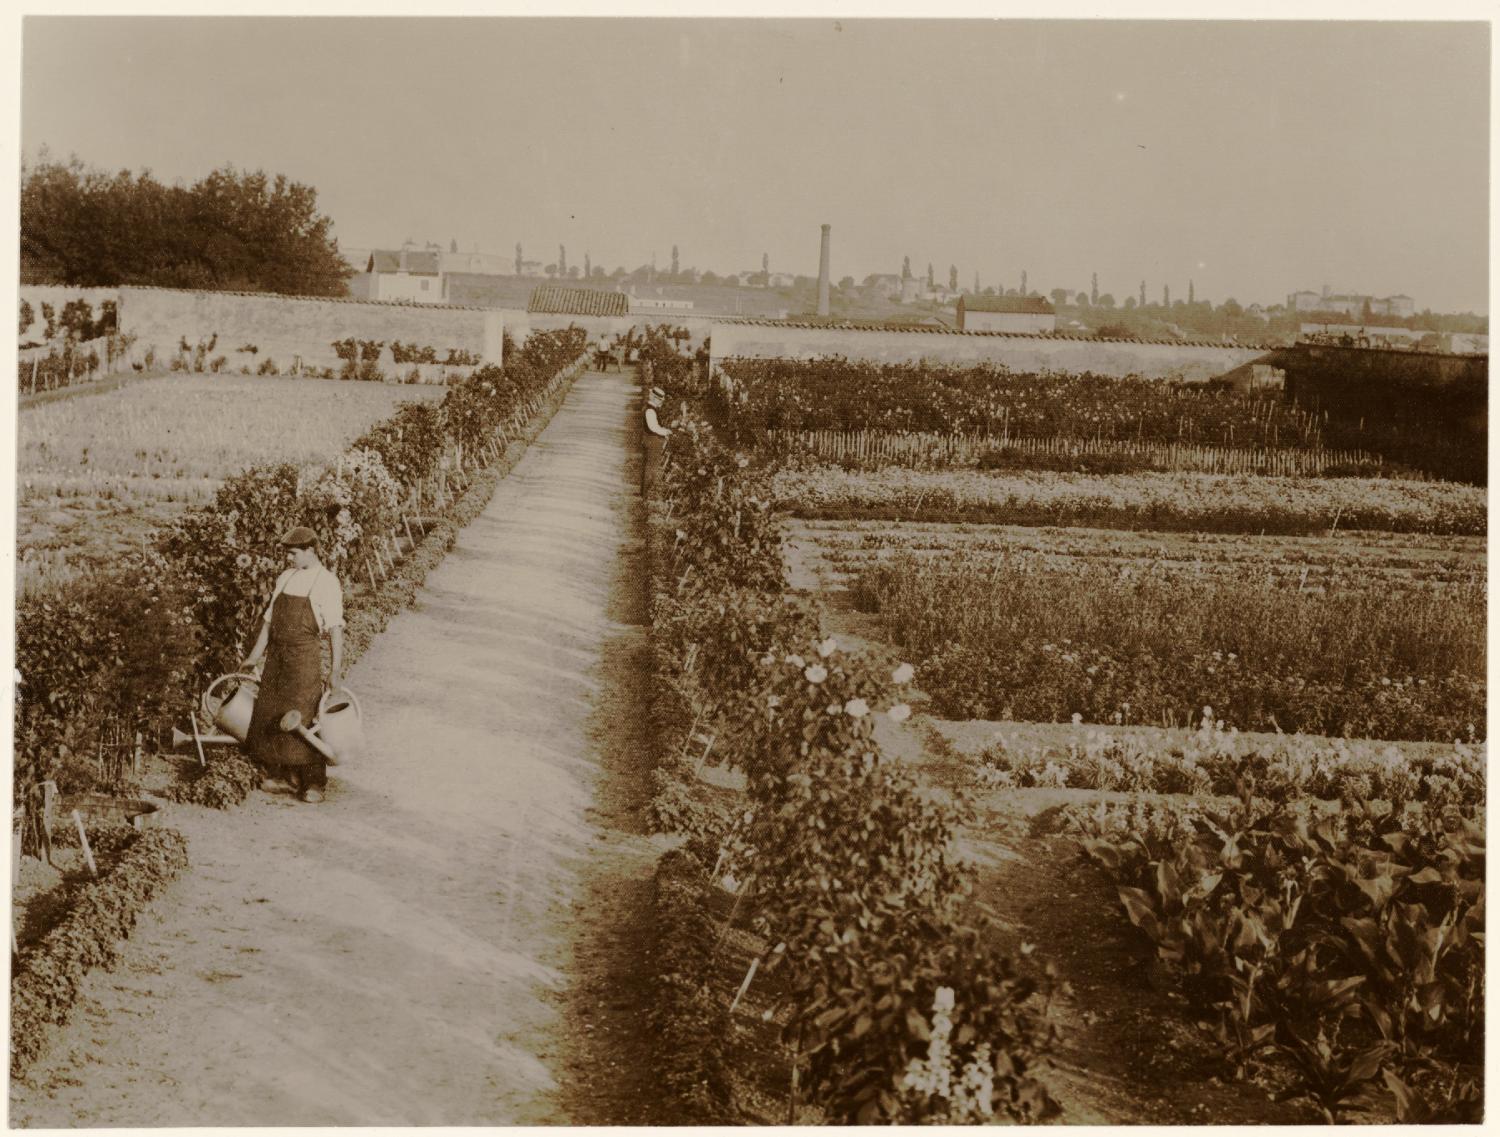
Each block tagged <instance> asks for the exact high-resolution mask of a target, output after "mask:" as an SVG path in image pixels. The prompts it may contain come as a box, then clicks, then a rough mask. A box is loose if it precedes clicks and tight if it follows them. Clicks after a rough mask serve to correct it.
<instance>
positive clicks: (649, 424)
mask: <svg viewBox="0 0 1500 1137" xmlns="http://www.w3.org/2000/svg"><path fill="white" fill-rule="evenodd" d="M646 429H647V430H649V431H650V432H651V433H652V434H659V435H661V436H662V437H663V438H666V437H667V436H669V435H670V434H671V433H672V432H671V431H670V430H668V429H667V428H666V427H664V426H662V424H661V423H659V422H657V421H656V408H655V407H647V408H646Z"/></svg>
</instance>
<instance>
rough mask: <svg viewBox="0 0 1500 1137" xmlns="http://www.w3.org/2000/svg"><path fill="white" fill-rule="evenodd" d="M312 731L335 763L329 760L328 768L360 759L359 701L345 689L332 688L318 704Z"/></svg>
mask: <svg viewBox="0 0 1500 1137" xmlns="http://www.w3.org/2000/svg"><path fill="white" fill-rule="evenodd" d="M313 730H314V731H316V732H317V735H318V737H319V738H321V739H322V740H323V742H324V743H325V744H326V745H327V747H328V749H329V750H331V751H332V752H333V753H334V754H335V755H337V756H338V757H337V759H336V760H335V759H334V758H330V759H329V763H330V764H331V765H338V764H339V763H340V762H352V761H354V760H355V759H357V758H358V757H359V756H360V753H361V752H362V751H363V750H364V746H365V726H364V714H363V712H362V711H361V710H360V706H359V700H358V699H356V698H355V697H354V692H353V691H351V690H349V688H348V687H335V688H333V689H332V690H331V691H325V692H324V693H323V699H322V701H321V702H320V703H319V704H318V721H317V722H315V723H314V724H313Z"/></svg>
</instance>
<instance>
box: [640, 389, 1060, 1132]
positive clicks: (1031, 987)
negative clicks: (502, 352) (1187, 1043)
mask: <svg viewBox="0 0 1500 1137" xmlns="http://www.w3.org/2000/svg"><path fill="white" fill-rule="evenodd" d="M674 425H675V427H676V431H675V433H674V435H673V437H672V439H671V441H670V443H669V444H668V447H667V457H668V466H667V469H666V471H665V473H664V476H663V478H662V479H661V481H660V482H659V483H658V484H659V487H660V492H661V494H662V496H663V498H664V499H666V500H669V501H670V503H671V506H670V508H671V513H670V518H667V517H664V516H663V515H662V514H661V513H658V515H657V526H658V529H657V532H656V534H655V535H654V537H653V541H654V544H653V557H654V560H655V563H653V574H654V576H655V588H656V595H655V596H654V598H653V607H652V617H653V640H654V644H653V647H654V650H655V652H656V658H657V662H658V667H660V668H663V669H664V670H665V671H666V672H667V677H668V678H669V680H670V681H671V683H672V685H673V687H674V688H675V697H676V698H677V699H679V700H680V701H681V703H682V704H685V706H684V709H687V708H691V709H692V711H693V712H694V716H695V718H696V719H697V721H698V722H699V723H707V724H709V725H710V726H711V728H712V729H713V730H714V731H715V736H716V739H717V742H716V744H715V753H716V754H717V755H718V756H719V757H718V758H716V759H715V761H719V760H723V761H727V762H729V763H731V764H733V765H734V766H736V767H738V768H740V769H741V770H743V771H744V772H745V775H746V778H747V791H748V801H747V802H746V803H745V806H746V807H748V808H745V807H740V808H737V810H736V811H735V812H734V815H733V818H732V819H727V818H724V817H720V818H717V819H714V820H712V821H711V823H710V825H708V826H706V827H705V828H706V832H704V833H701V834H700V840H702V839H703V838H706V839H707V840H706V844H707V846H708V849H709V850H710V851H712V850H714V848H715V846H716V847H717V853H716V859H717V860H718V862H719V865H718V866H717V868H716V872H715V876H716V877H717V878H718V880H719V881H720V882H722V885H723V886H724V887H727V888H730V889H731V890H732V891H735V892H736V893H737V903H736V905H735V910H736V913H737V916H735V917H732V918H734V919H737V920H739V921H740V922H742V923H744V924H746V925H747V926H748V927H749V928H750V929H751V930H753V931H754V932H755V933H756V934H757V936H758V940H759V942H760V944H761V945H763V950H762V952H761V954H760V956H759V958H758V960H757V964H758V966H761V967H763V968H764V972H763V973H765V974H767V975H768V978H767V979H766V980H765V981H764V982H765V983H766V985H767V986H771V987H774V990H775V992H776V994H775V996H774V997H773V1001H774V1006H773V1007H772V1008H771V1009H769V1010H768V1011H767V1014H773V1013H774V1014H776V1015H777V1016H778V1017H779V1018H781V1019H782V1021H784V1033H783V1040H784V1042H785V1043H786V1044H787V1045H788V1046H789V1047H790V1050H791V1057H792V1064H793V1068H794V1074H793V1085H794V1086H795V1087H798V1089H795V1090H794V1091H793V1093H794V1094H796V1093H805V1095H806V1096H805V1098H804V1099H803V1104H804V1105H806V1106H808V1107H811V1108H814V1109H816V1110H818V1111H819V1112H820V1113H821V1114H822V1116H824V1117H825V1118H826V1119H827V1120H829V1121H832V1122H839V1123H846V1124H847V1123H861V1124H867V1123H873V1122H878V1121H885V1122H894V1121H923V1120H928V1121H954V1122H958V1121H978V1120H985V1119H990V1118H1012V1119H1037V1118H1042V1117H1046V1116H1050V1115H1051V1114H1052V1113H1054V1112H1055V1111H1056V1105H1055V1103H1054V1102H1053V1101H1052V1099H1051V1098H1050V1096H1049V1095H1048V1094H1047V1092H1046V1090H1045V1089H1044V1088H1043V1087H1042V1086H1041V1084H1040V1083H1039V1082H1038V1081H1037V1080H1036V1079H1035V1077H1034V1073H1033V1070H1032V1066H1033V1063H1034V1061H1035V1059H1036V1056H1037V1054H1038V1052H1039V1051H1040V1050H1041V1049H1043V1048H1044V1047H1045V1045H1046V1044H1047V1042H1048V1040H1049V1038H1050V1029H1049V1026H1048V1023H1047V1013H1046V1010H1047V992H1048V990H1049V982H1050V981H1049V980H1045V979H1043V980H1038V979H1035V978H1031V977H1027V976H1022V975H1021V974H1019V972H1018V970H1017V969H1016V967H1015V965H1014V964H1013V963H1012V962H1011V961H1010V960H1008V959H1006V958H1004V957H1001V956H1000V955H998V954H997V952H996V951H995V949H994V947H993V946H992V945H993V937H991V936H989V935H987V934H986V929H985V928H984V927H983V926H982V925H981V926H979V927H971V926H969V925H967V924H966V923H965V922H964V917H963V915H962V909H963V906H964V902H965V899H966V897H967V893H968V883H967V879H966V876H965V873H964V870H963V868H962V866H961V864H960V862H959V858H958V856H957V851H956V848H955V834H956V826H957V824H958V823H959V822H960V820H961V819H962V817H963V816H964V810H963V807H962V805H961V803H960V804H954V803H945V802H942V801H939V800H936V799H934V798H932V797H931V796H930V795H929V794H928V793H927V792H926V791H924V790H923V789H922V788H921V787H919V786H918V785H917V783H916V782H915V781H914V780H913V779H912V778H911V776H910V775H908V774H907V773H905V772H904V771H903V770H902V769H901V768H900V767H899V766H897V765H895V764H893V763H888V762H886V761H885V760H884V759H883V756H882V755H881V752H880V748H879V746H878V745H877V743H876V742H875V739H874V735H873V720H874V718H875V716H876V715H877V714H881V713H884V714H888V715H890V716H891V717H892V718H893V719H896V720H901V719H904V718H905V717H906V716H908V715H909V714H910V709H909V707H907V705H906V704H905V703H904V702H902V701H901V699H900V696H901V693H902V691H904V689H905V687H906V685H907V684H909V683H910V682H911V680H912V678H913V671H912V668H911V667H909V666H906V665H901V666H897V667H894V668H892V667H891V666H890V665H889V664H878V663H875V662H872V661H870V660H867V659H865V658H862V657H860V656H858V655H855V654H853V653H850V652H846V651H844V650H843V649H842V648H841V647H840V646H839V645H838V644H837V643H836V642H835V641H833V640H832V639H830V638H827V637H824V636H822V635H821V634H820V633H819V631H818V628H817V626H818V622H819V621H818V614H817V612H816V611H815V610H813V609H811V608H809V607H807V606H806V605H804V604H801V603H797V602H792V601H790V600H789V598H787V597H786V596H784V595H783V581H782V566H781V559H780V541H779V534H778V532H777V529H776V526H775V523H774V520H773V517H772V513H771V505H770V501H769V499H768V495H767V494H766V493H765V490H764V488H763V487H762V486H760V485H759V484H758V483H757V480H756V476H755V475H754V474H753V472H752V471H751V470H750V469H749V467H748V463H747V462H746V461H745V459H744V458H743V457H738V456H736V455H735V454H734V453H733V452H732V451H730V450H728V449H727V448H725V447H724V446H723V445H721V444H720V443H719V442H717V441H716V440H715V438H714V437H713V435H712V433H711V432H710V431H709V430H708V429H707V427H706V426H705V425H704V424H703V423H701V422H697V421H694V420H693V419H692V418H691V417H690V416H689V415H688V414H686V413H680V414H679V415H678V417H677V420H676V422H675V424H674ZM688 741H689V742H692V741H693V740H692V739H689V740H688ZM672 765H673V763H672V762H671V761H669V762H668V766H669V767H670V766H672Z"/></svg>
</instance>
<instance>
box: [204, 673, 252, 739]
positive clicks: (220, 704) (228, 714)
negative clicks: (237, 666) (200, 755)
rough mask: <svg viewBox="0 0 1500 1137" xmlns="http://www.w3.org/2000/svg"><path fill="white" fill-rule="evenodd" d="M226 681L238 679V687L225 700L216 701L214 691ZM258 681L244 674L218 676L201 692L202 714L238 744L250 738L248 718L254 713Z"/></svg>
mask: <svg viewBox="0 0 1500 1137" xmlns="http://www.w3.org/2000/svg"><path fill="white" fill-rule="evenodd" d="M227 679H238V680H239V681H240V684H239V686H238V687H237V688H236V689H235V692H234V694H233V695H230V696H229V698H227V699H216V698H215V697H214V691H215V690H216V689H217V688H218V686H219V684H220V683H223V682H224V681H225V680H227ZM259 687H260V680H259V679H257V678H256V677H255V676H254V675H247V674H245V673H244V672H231V673H230V674H228V675H220V676H219V677H218V678H217V679H215V680H214V681H213V682H212V683H210V684H209V685H208V690H206V691H204V692H203V713H204V714H205V715H206V716H207V717H208V718H210V719H212V720H213V722H214V725H216V726H217V727H218V728H219V729H220V730H222V731H223V732H224V733H225V734H227V735H229V736H230V737H231V738H234V739H235V740H237V741H239V742H244V741H245V739H247V738H249V737H250V716H251V715H253V714H254V713H255V695H256V692H257V691H258V690H259Z"/></svg>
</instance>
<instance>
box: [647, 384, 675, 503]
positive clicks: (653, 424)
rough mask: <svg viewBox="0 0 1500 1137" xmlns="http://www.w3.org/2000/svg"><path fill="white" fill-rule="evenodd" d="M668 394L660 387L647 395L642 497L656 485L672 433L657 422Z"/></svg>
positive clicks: (653, 388)
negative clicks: (658, 414)
mask: <svg viewBox="0 0 1500 1137" xmlns="http://www.w3.org/2000/svg"><path fill="white" fill-rule="evenodd" d="M666 398H667V394H666V392H665V391H663V390H662V389H661V388H660V387H652V388H651V390H650V391H648V392H647V393H646V422H645V427H646V450H645V454H644V455H643V457H642V461H641V497H645V496H646V495H647V494H649V493H650V492H651V487H652V486H653V485H655V484H656V473H657V469H658V468H659V467H660V466H661V452H662V447H664V446H665V445H666V444H667V439H668V438H670V437H671V436H672V432H671V431H670V430H668V429H667V428H666V427H664V426H662V424H661V423H660V422H659V421H658V420H657V417H656V412H657V411H658V410H660V409H661V405H662V403H664V402H665V401H666Z"/></svg>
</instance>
